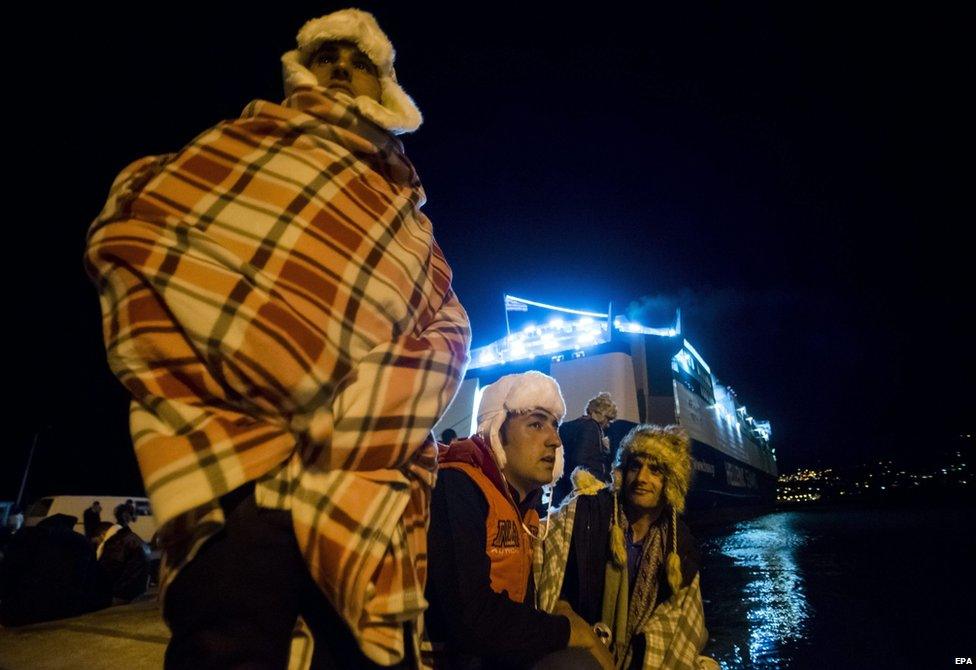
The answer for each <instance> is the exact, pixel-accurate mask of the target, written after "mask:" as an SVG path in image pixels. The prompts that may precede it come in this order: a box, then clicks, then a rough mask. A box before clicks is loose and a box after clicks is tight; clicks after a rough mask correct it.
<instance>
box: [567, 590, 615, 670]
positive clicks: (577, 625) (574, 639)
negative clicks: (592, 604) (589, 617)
mask: <svg viewBox="0 0 976 670" xmlns="http://www.w3.org/2000/svg"><path fill="white" fill-rule="evenodd" d="M553 614H558V615H560V616H564V617H566V618H567V619H569V644H568V645H567V646H568V647H579V648H582V649H585V650H586V651H588V652H589V653H590V655H592V656H593V658H594V659H596V661H597V663H599V664H600V667H601V668H603V670H613V669H614V667H615V665H614V662H613V656H612V655H611V654H610V650H609V649H607V648H606V646H605V645H604V644H603V642H601V641H600V638H598V637H597V636H596V633H594V632H593V628H592V627H591V626H590V624H588V623H586V621H584V620H583V618H582V617H580V615H578V614H577V613H576V612H574V611H573V608H572V607H570V605H569V603H567V602H566V601H565V600H560V601H559V602H557V603H556V606H555V607H554V608H553Z"/></svg>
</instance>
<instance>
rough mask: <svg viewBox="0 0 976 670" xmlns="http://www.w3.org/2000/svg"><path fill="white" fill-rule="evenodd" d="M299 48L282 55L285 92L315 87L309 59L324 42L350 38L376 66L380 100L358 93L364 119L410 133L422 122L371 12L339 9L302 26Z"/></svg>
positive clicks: (359, 107) (315, 80) (394, 55)
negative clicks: (398, 80)
mask: <svg viewBox="0 0 976 670" xmlns="http://www.w3.org/2000/svg"><path fill="white" fill-rule="evenodd" d="M296 40H297V42H298V48H297V49H294V50H292V51H289V52H287V53H286V54H284V55H283V56H282V57H281V64H282V68H283V74H284V80H285V96H286V97H287V96H289V95H291V93H292V91H294V90H295V89H296V88H300V87H315V86H318V85H319V82H318V79H317V78H316V77H315V75H314V74H312V71H311V70H309V69H308V62H309V59H311V57H312V55H313V54H314V53H315V50H316V49H318V47H319V45H320V44H322V43H323V42H338V41H349V42H352V43H354V44H355V45H356V46H358V47H359V49H360V51H362V52H363V53H364V54H366V56H367V57H368V58H369V59H370V60H371V61H372V62H373V64H374V65H375V66H376V67H377V69H378V70H379V75H380V76H379V81H380V101H379V102H376V101H375V100H373V99H372V98H369V97H367V96H364V95H360V96H358V97H356V98H355V99H354V103H355V105H354V106H355V108H356V109H357V110H358V111H359V112H360V113H361V114H362V115H363V116H365V117H366V118H367V119H369V120H370V121H372V122H373V123H375V124H377V125H379V126H381V127H382V128H384V129H386V130H387V131H389V132H391V133H393V134H394V135H400V134H403V133H412V132H413V131H415V130H417V128H419V127H420V124H421V123H423V117H422V116H421V115H420V110H419V109H418V108H417V105H416V104H415V103H414V101H413V99H412V98H411V97H410V96H409V95H407V92H406V91H404V90H403V88H402V87H401V86H400V84H399V83H397V78H396V70H394V69H393V61H394V60H395V59H396V51H394V49H393V44H392V43H391V42H390V40H389V38H388V37H387V36H386V33H384V32H383V30H382V29H381V28H380V26H379V24H378V23H377V22H376V19H375V18H374V17H373V15H372V14H370V13H368V12H364V11H361V10H359V9H341V10H339V11H337V12H332V13H331V14H326V15H325V16H320V17H319V18H317V19H312V20H311V21H308V22H307V23H305V25H304V26H302V28H301V30H299V31H298V36H297V38H296Z"/></svg>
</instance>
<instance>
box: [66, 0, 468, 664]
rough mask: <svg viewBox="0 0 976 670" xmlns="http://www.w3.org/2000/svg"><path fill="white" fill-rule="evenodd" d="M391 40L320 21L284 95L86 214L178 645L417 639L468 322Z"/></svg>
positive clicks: (172, 658)
mask: <svg viewBox="0 0 976 670" xmlns="http://www.w3.org/2000/svg"><path fill="white" fill-rule="evenodd" d="M394 55H395V54H394V50H393V45H392V44H391V42H390V40H389V38H388V37H387V36H386V34H384V32H383V31H382V30H381V29H380V27H379V25H378V24H377V22H376V19H375V18H374V17H373V16H372V15H371V14H369V13H367V12H363V11H360V10H357V9H343V10H340V11H336V12H333V13H331V14H328V15H326V16H321V17H319V18H315V19H312V20H310V21H308V22H307V23H305V25H303V26H302V27H301V29H300V30H299V31H298V35H297V45H296V48H295V49H294V50H291V51H289V52H288V53H286V54H284V56H283V57H282V59H281V63H282V66H283V70H284V88H285V99H284V100H283V101H282V102H280V103H278V102H273V101H268V100H254V101H252V102H251V103H249V104H248V105H247V107H246V108H245V109H244V111H243V112H242V114H241V116H240V117H239V118H235V119H228V120H226V121H222V122H220V123H218V124H217V125H215V126H213V127H212V128H210V129H208V130H206V131H204V132H202V133H200V134H199V135H198V136H197V137H196V138H195V139H193V140H192V141H191V142H190V143H189V144H187V145H186V146H184V147H182V148H181V149H179V150H178V151H176V152H175V153H172V154H167V155H163V156H149V157H146V158H143V159H140V160H138V161H136V162H135V163H133V164H132V165H130V166H129V167H128V168H126V169H125V170H124V171H123V172H122V173H121V174H120V175H119V177H118V178H117V179H116V180H115V183H114V184H113V185H112V188H111V190H110V192H109V198H108V201H107V202H106V205H105V207H104V209H103V210H102V213H101V214H100V215H99V217H98V218H97V219H96V220H95V222H94V224H93V225H92V227H91V230H90V233H89V238H88V249H87V253H86V258H85V261H86V266H87V269H88V271H89V274H90V275H91V276H92V278H93V279H94V280H95V283H96V285H97V287H98V290H99V295H100V299H101V306H102V312H103V322H102V323H103V335H104V340H105V348H106V352H107V354H108V362H109V365H110V367H111V368H112V371H113V372H114V373H115V375H116V376H117V377H118V378H119V380H120V381H121V382H122V383H123V384H124V385H125V387H126V389H127V390H128V391H129V393H130V394H131V396H132V403H131V410H130V427H131V431H132V438H133V443H134V447H135V452H136V456H137V458H138V461H139V466H140V469H141V472H142V475H143V479H144V481H145V486H146V490H147V491H148V493H149V496H150V498H151V499H152V506H153V509H154V511H155V515H156V518H157V520H158V521H159V523H160V531H159V542H160V544H161V547H162V550H163V553H162V565H161V575H160V577H161V578H160V592H161V597H162V602H163V607H162V609H163V617H164V619H165V620H166V622H167V624H168V625H169V627H170V630H171V631H172V636H171V637H170V642H169V646H168V647H167V651H166V666H167V668H194V670H195V669H197V668H231V667H234V668H237V667H248V668H283V667H286V665H287V664H289V662H291V663H292V664H293V665H307V664H308V662H311V664H312V665H313V666H314V667H342V668H373V667H380V666H382V667H417V666H418V665H419V664H420V662H421V659H420V640H421V637H422V633H423V617H422V614H423V611H424V608H425V606H426V602H425V600H424V582H425V579H426V574H427V570H426V556H427V534H426V525H427V520H428V514H429V504H430V496H431V489H432V487H433V484H434V481H435V475H436V470H437V446H436V443H435V441H434V438H433V435H432V434H431V430H432V428H433V426H434V425H435V424H436V423H437V421H438V419H439V418H440V416H441V414H443V412H444V410H445V409H446V408H447V406H448V405H449V404H450V402H451V400H452V398H453V397H454V394H455V392H456V391H457V388H458V386H459V385H460V382H461V379H463V377H464V370H465V368H466V366H467V361H468V348H469V344H470V327H469V323H468V318H467V315H466V313H465V311H464V309H463V308H462V306H461V304H460V302H459V301H458V298H457V296H456V295H455V293H454V291H453V289H452V287H451V279H452V275H451V268H450V267H449V265H448V263H447V260H446V259H445V258H444V255H443V253H442V251H441V249H440V247H439V246H438V244H437V242H436V241H435V239H434V232H433V226H432V225H431V222H430V220H429V219H428V218H427V217H426V215H425V214H424V213H423V212H422V211H421V208H422V207H423V205H424V203H425V202H426V195H425V193H424V189H423V187H422V185H421V183H420V179H419V177H418V176H417V173H416V171H415V170H414V167H413V165H412V164H411V163H410V161H409V160H408V158H407V156H406V154H405V152H404V147H403V144H402V143H401V142H400V140H399V139H398V137H397V136H398V135H402V134H404V133H409V132H412V131H414V130H416V129H417V128H418V127H419V126H420V124H421V115H420V112H419V110H418V109H417V106H416V105H415V104H414V102H413V100H412V99H411V98H410V96H408V95H407V94H406V92H405V91H404V90H403V88H402V87H401V86H400V84H399V83H398V81H397V77H396V73H395V71H394V68H393V61H394ZM293 633H294V634H295V635H294V637H293ZM308 642H311V647H310V646H309V644H307V643H308Z"/></svg>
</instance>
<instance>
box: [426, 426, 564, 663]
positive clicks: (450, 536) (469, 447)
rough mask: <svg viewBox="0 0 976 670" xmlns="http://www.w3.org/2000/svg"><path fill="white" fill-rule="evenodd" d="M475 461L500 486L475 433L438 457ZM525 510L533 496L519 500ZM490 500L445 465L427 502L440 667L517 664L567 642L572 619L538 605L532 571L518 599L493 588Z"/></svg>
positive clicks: (430, 589) (430, 593)
mask: <svg viewBox="0 0 976 670" xmlns="http://www.w3.org/2000/svg"><path fill="white" fill-rule="evenodd" d="M451 458H455V459H462V462H467V463H470V464H473V465H477V467H479V468H480V469H481V470H482V472H483V473H484V474H485V475H486V476H487V477H488V478H489V479H491V480H492V481H493V482H495V483H496V485H497V486H499V487H503V486H505V483H504V479H502V477H501V475H500V473H499V472H498V469H497V468H496V467H495V464H494V461H493V460H492V458H491V456H490V455H489V453H488V448H487V446H486V445H485V444H484V442H482V441H481V439H480V438H477V437H476V438H473V439H470V440H461V441H455V442H454V443H453V444H452V445H451V447H450V449H449V450H447V451H446V452H443V453H442V456H441V460H444V459H451ZM513 499H514V500H515V501H516V502H517V503H518V507H519V510H520V511H522V512H525V511H527V510H528V509H529V508H530V507H531V506H532V505H533V504H534V503H535V496H530V497H528V498H527V499H526V500H524V501H519V500H518V497H517V496H516V495H513ZM487 516H488V502H487V500H486V498H485V496H484V494H483V493H482V491H481V490H480V489H479V487H478V485H477V484H475V482H474V481H473V480H472V479H471V478H470V477H469V476H468V475H466V474H465V473H464V472H463V471H460V470H442V471H441V472H440V473H439V474H438V476H437V485H436V486H435V487H434V491H433V496H432V500H431V511H430V530H429V532H428V536H427V551H428V554H429V565H428V577H427V591H426V597H427V600H428V601H429V603H430V608H429V609H428V610H427V613H426V615H425V622H426V626H427V635H428V637H429V638H430V641H431V642H432V643H433V644H434V646H435V649H440V650H441V651H439V652H438V653H436V654H435V657H434V659H435V663H436V666H437V667H438V668H465V669H474V668H486V669H487V668H520V667H531V665H532V664H533V663H534V662H535V661H536V660H538V659H540V658H542V657H543V656H545V655H546V654H549V653H551V652H554V651H558V650H560V649H563V648H564V647H565V646H566V644H567V643H568V642H569V620H568V619H566V618H565V617H562V616H555V615H552V614H547V613H545V612H541V611H539V610H537V609H536V608H535V607H534V606H533V603H534V600H535V598H534V591H535V588H534V583H533V582H532V578H531V573H530V576H529V580H530V583H529V585H528V593H529V595H528V596H527V597H526V599H525V602H522V603H517V602H515V601H513V600H511V599H509V598H508V596H507V595H506V594H505V593H504V592H502V593H496V592H495V591H493V590H492V588H491V583H490V570H491V562H490V560H489V558H488V555H487V554H486V553H485V545H486V542H487V531H486V528H485V519H486V518H487Z"/></svg>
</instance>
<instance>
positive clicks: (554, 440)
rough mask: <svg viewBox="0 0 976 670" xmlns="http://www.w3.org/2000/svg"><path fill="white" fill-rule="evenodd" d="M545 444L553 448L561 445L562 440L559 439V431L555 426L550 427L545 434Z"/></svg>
mask: <svg viewBox="0 0 976 670" xmlns="http://www.w3.org/2000/svg"><path fill="white" fill-rule="evenodd" d="M546 446H547V447H552V448H553V449H558V448H559V447H561V446H563V442H562V440H560V439H559V432H558V431H557V430H556V429H555V428H551V429H550V430H549V434H548V435H546Z"/></svg>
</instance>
